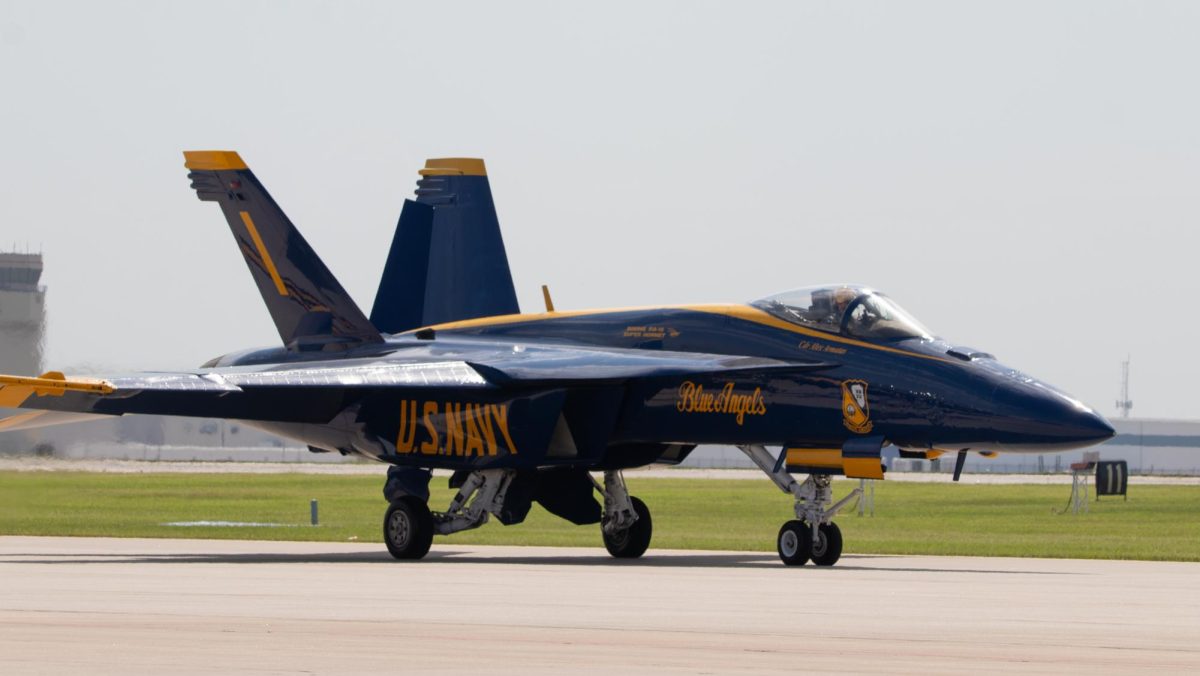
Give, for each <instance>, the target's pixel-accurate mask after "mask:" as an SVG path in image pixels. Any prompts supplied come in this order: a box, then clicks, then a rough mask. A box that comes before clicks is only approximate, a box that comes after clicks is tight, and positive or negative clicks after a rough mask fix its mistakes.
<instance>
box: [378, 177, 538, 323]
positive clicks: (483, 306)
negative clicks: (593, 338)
mask: <svg viewBox="0 0 1200 676" xmlns="http://www.w3.org/2000/svg"><path fill="white" fill-rule="evenodd" d="M418 173H420V175H421V178H420V179H419V180H418V181H417V191H416V194H417V199H416V200H415V201H414V200H405V202H404V209H403V210H402V211H401V213H400V221H399V223H397V225H396V234H395V237H394V238H393V240H392V248H391V251H390V252H389V254H388V260H387V265H386V266H385V267H384V271H383V277H382V278H381V279H380V282H379V291H378V292H377V293H376V295H375V304H374V307H373V309H372V310H371V321H372V323H373V324H374V325H375V326H377V327H379V330H381V331H384V332H387V333H398V332H401V331H407V330H409V329H414V328H417V327H420V326H428V325H430V324H440V323H443V322H451V321H458V320H462V319H475V318H477V317H491V316H495V315H505V314H516V313H518V312H520V307H519V306H518V305H517V294H516V290H515V288H514V287H513V281H512V273H511V272H510V270H509V267H508V256H507V254H506V253H505V250H504V239H503V237H501V234H500V222H499V220H498V219H497V218H496V207H495V204H494V202H493V201H492V190H491V186H490V184H489V182H488V177H487V170H486V168H485V167H484V164H483V160H479V159H468V158H445V159H431V160H427V161H426V163H425V168H424V169H421V170H420V171H419V172H418Z"/></svg>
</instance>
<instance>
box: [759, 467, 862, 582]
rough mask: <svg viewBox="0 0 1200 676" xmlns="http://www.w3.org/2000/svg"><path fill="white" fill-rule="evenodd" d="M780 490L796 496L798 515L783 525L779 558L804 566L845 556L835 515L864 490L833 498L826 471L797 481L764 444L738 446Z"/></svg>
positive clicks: (786, 562)
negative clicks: (802, 480)
mask: <svg viewBox="0 0 1200 676" xmlns="http://www.w3.org/2000/svg"><path fill="white" fill-rule="evenodd" d="M738 448H739V449H740V450H741V451H742V452H743V453H745V454H746V455H747V456H748V457H749V458H750V459H751V460H752V461H754V464H755V465H758V468H759V469H761V470H762V471H763V472H765V473H766V475H767V477H768V478H770V479H771V481H774V482H775V485H776V486H779V488H780V490H782V491H783V492H784V493H787V494H789V495H791V496H793V497H794V498H795V499H796V505H795V511H796V518H795V519H794V520H792V521H788V522H787V523H785V524H783V528H780V529H779V537H778V538H777V539H776V546H777V548H778V550H779V558H780V559H781V560H782V561H783V563H784V564H785V565H788V566H803V565H804V564H806V563H808V562H809V561H810V560H811V561H812V562H813V563H814V564H816V565H818V566H832V565H833V564H835V563H837V560H838V559H839V558H841V556H842V531H841V529H840V528H838V527H837V524H835V523H833V517H834V516H835V515H836V514H837V513H838V512H840V511H841V510H842V508H844V507H845V506H846V505H847V504H849V503H850V501H851V500H853V499H855V498H857V497H858V496H859V493H861V492H862V489H861V488H855V489H854V490H852V491H850V493H849V494H848V495H847V496H846V497H844V498H842V499H841V500H838V501H837V502H836V503H834V502H833V486H832V484H833V481H832V479H831V478H830V477H829V476H828V475H825V474H810V475H809V476H808V478H807V479H805V480H804V482H803V483H801V482H799V481H796V479H795V477H793V476H792V475H791V473H789V472H788V471H787V469H786V468H785V467H784V463H783V462H782V458H780V459H779V460H776V459H775V458H773V457H772V456H771V453H770V452H769V451H767V449H766V447H764V446H760V445H752V446H738Z"/></svg>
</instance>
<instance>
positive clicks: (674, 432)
mask: <svg viewBox="0 0 1200 676" xmlns="http://www.w3.org/2000/svg"><path fill="white" fill-rule="evenodd" d="M539 348H546V349H549V348H553V349H554V350H555V351H559V352H560V351H562V350H563V349H566V350H568V351H569V350H570V349H571V348H580V349H589V350H596V349H597V348H601V349H612V350H614V351H620V352H621V353H622V354H627V351H631V350H632V351H637V352H639V353H641V354H646V355H656V354H663V355H666V354H678V353H703V354H712V355H740V356H747V357H755V358H762V359H769V360H777V361H781V362H796V363H797V364H805V365H809V367H810V368H808V369H806V370H800V371H798V372H794V373H793V372H788V371H787V370H786V369H782V370H773V371H754V370H750V371H748V372H747V373H746V374H745V375H739V374H736V373H735V374H728V373H720V374H712V375H702V376H688V377H669V376H666V377H662V378H652V379H639V380H636V381H630V382H627V383H620V382H601V381H589V382H587V383H580V384H579V385H578V386H577V387H571V386H570V385H569V384H565V385H564V384H562V383H559V384H557V385H556V386H555V387H546V388H543V389H542V390H538V389H537V388H531V387H530V386H529V385H522V386H521V387H519V388H517V389H507V388H505V387H503V386H501V387H498V388H497V389H496V391H494V392H491V393H490V394H487V395H485V396H484V397H483V398H482V399H481V398H480V396H479V395H477V394H475V395H472V397H470V398H468V397H464V396H463V395H461V394H458V393H455V392H449V391H448V392H444V393H441V394H438V395H431V396H426V397H423V399H422V400H420V401H416V400H414V401H409V400H403V401H399V402H396V401H392V400H390V399H387V398H386V396H385V395H379V396H378V397H377V401H375V402H369V401H368V402H366V405H365V406H364V409H363V410H366V411H369V415H370V416H372V417H373V419H372V420H370V421H368V422H369V424H370V426H371V427H372V429H375V430H377V431H378V436H379V438H381V439H382V440H383V444H382V449H383V450H381V451H379V452H373V453H370V454H371V455H374V456H375V457H378V458H380V459H383V460H386V461H389V462H399V463H402V464H410V463H411V464H423V465H427V466H447V467H459V466H472V465H478V464H479V460H480V459H475V460H472V459H471V458H470V456H468V457H466V458H464V457H462V453H461V452H460V453H458V454H457V455H456V454H455V452H454V451H455V449H454V448H453V447H452V446H446V444H445V443H444V439H445V437H447V436H448V435H447V433H446V431H445V430H446V429H447V428H446V427H445V425H444V424H443V423H442V422H429V421H428V420H426V419H425V418H426V416H425V413H426V411H425V408H426V407H428V408H429V410H432V411H434V415H435V417H439V418H440V416H441V415H442V410H443V407H451V406H452V405H457V404H455V403H454V402H457V401H459V400H462V401H463V404H462V405H463V406H464V407H465V408H464V410H466V411H468V412H472V411H473V412H474V413H471V414H472V415H475V416H476V419H475V421H474V422H473V423H472V425H473V426H474V427H477V428H478V429H480V430H482V431H481V432H479V433H478V434H479V438H480V439H481V441H480V442H479V443H480V445H481V447H484V448H485V449H486V447H487V443H488V441H487V440H488V439H491V440H492V441H491V443H492V444H497V445H500V446H503V441H499V442H497V441H495V440H496V439H502V433H503V434H509V433H510V430H509V429H508V428H507V427H505V428H503V429H502V428H501V426H500V422H501V421H500V420H499V419H498V418H497V417H496V415H494V414H493V412H492V411H496V412H499V411H500V409H498V408H495V409H489V408H488V404H487V402H502V401H503V402H507V401H513V400H517V399H522V400H527V401H529V402H532V403H531V404H530V405H529V406H527V407H525V408H521V407H516V408H514V409H513V413H512V414H511V416H512V418H513V419H511V420H510V419H507V418H506V419H505V420H504V421H503V422H504V424H505V425H506V426H514V427H515V426H517V425H519V424H520V423H521V421H520V420H518V419H517V416H519V415H521V412H522V411H526V410H528V411H533V410H535V409H537V408H538V406H541V405H542V404H539V403H537V402H539V401H551V404H552V405H553V406H556V407H557V408H556V409H555V412H554V413H553V416H554V417H557V416H558V412H557V411H559V410H561V411H562V412H563V415H564V416H566V418H565V419H566V421H567V422H568V423H569V424H570V427H571V433H572V434H573V435H574V437H575V440H576V442H577V445H579V446H580V448H583V447H584V446H587V445H589V444H587V443H585V442H584V441H582V438H583V437H588V438H590V439H592V440H593V441H594V444H591V445H593V446H596V447H598V448H614V449H621V448H626V449H627V448H644V447H648V446H654V445H664V444H683V445H691V444H750V443H754V444H765V445H775V446H779V445H783V446H787V447H796V448H841V447H842V446H843V445H844V444H845V443H846V442H847V441H848V440H853V439H856V438H863V437H866V436H871V437H880V436H882V437H883V438H884V439H886V441H887V442H890V443H892V444H895V445H897V446H899V447H901V448H907V449H933V450H942V451H957V450H961V449H971V450H975V451H1005V452H1040V451H1058V450H1066V449H1071V448H1078V447H1082V446H1087V445H1091V444H1094V443H1097V442H1098V441H1101V440H1103V439H1106V438H1108V437H1110V436H1111V435H1112V434H1113V430H1112V427H1111V426H1109V424H1108V423H1107V422H1106V421H1105V420H1104V419H1103V417H1101V416H1100V415H1098V414H1097V413H1096V412H1094V411H1093V410H1091V409H1090V408H1088V407H1086V406H1084V405H1083V404H1082V403H1080V402H1079V401H1077V400H1075V399H1073V398H1072V397H1070V396H1069V395H1067V394H1064V393H1063V392H1061V391H1059V390H1057V389H1055V388H1053V387H1051V386H1049V385H1047V384H1045V383H1043V382H1041V381H1038V380H1036V379H1034V378H1030V377H1028V376H1026V375H1024V374H1022V373H1020V372H1019V371H1016V370H1013V369H1010V368H1008V367H1005V366H1004V365H1002V364H1000V363H999V362H997V361H995V360H994V359H992V358H991V357H990V356H988V355H981V354H979V353H972V352H969V351H966V350H961V349H956V348H952V346H951V345H950V344H948V343H946V342H944V341H942V340H925V339H916V338H910V339H903V340H897V341H864V340H857V339H851V338H847V337H844V336H842V335H838V334H835V333H826V332H823V331H817V330H813V329H810V328H807V327H801V326H795V325H792V324H790V323H788V322H786V321H782V320H780V319H778V318H776V317H774V316H772V315H769V314H768V313H766V312H763V311H761V310H759V309H756V308H754V307H750V306H743V305H720V306H717V305H713V306H688V307H670V308H648V309H629V310H605V311H596V312H561V313H546V314H539V315H512V316H505V317H493V318H487V319H480V320H468V321H463V322H455V323H451V324H444V325H440V326H435V327H432V331H430V330H428V329H426V330H422V331H414V332H408V333H404V334H398V335H395V336H391V337H389V338H388V340H387V342H386V343H385V344H383V345H379V346H375V347H372V348H371V349H370V352H371V353H372V355H373V356H380V357H383V358H391V357H389V356H384V355H391V356H394V358H412V356H413V355H418V354H419V355H421V356H422V357H428V358H443V359H444V358H457V359H462V360H464V361H467V362H471V361H472V358H473V356H474V355H489V354H494V353H497V352H504V351H523V350H532V351H536V350H538V349H539ZM281 354H282V353H281V351H278V350H266V351H257V352H252V353H245V354H242V355H236V356H235V355H231V356H230V357H228V358H226V359H225V360H223V362H224V364H228V365H234V364H253V363H266V362H275V361H281V359H280V357H281ZM292 355H294V353H292ZM313 356H314V358H324V359H328V358H329V356H328V354H324V355H320V356H318V355H313ZM296 358H297V357H296V356H291V357H290V359H296ZM300 358H302V359H303V358H304V357H300ZM589 358H591V359H594V360H595V361H596V369H597V372H598V373H601V374H602V373H603V368H604V354H603V351H602V350H601V352H600V354H599V355H598V356H597V354H595V353H592V354H590V355H589ZM814 364H815V365H816V366H815V367H813V365H814ZM614 391H619V392H620V394H619V396H615V395H614V396H606V395H605V393H606V392H607V393H608V394H609V395H611V394H612V392H614ZM556 392H566V393H567V394H565V395H563V396H564V397H565V399H566V402H567V403H566V404H565V405H564V404H563V399H562V398H561V397H560V398H559V399H554V398H553V396H555V393H556ZM364 396H365V397H366V398H367V399H370V397H371V395H369V394H368V395H364ZM379 397H383V399H379ZM539 398H540V399H539ZM475 401H478V402H484V403H483V404H481V405H480V406H476V407H474V408H473V407H472V404H471V403H470V402H475ZM572 402H574V403H572ZM397 410H400V411H401V413H399V414H398V413H396V411H397ZM505 413H506V416H507V415H509V414H508V413H507V409H506V411H505ZM463 415H465V414H463ZM458 417H460V416H459V415H458V414H457V413H455V415H454V416H453V417H452V422H454V423H455V424H459V421H458ZM397 418H399V419H398V420H397ZM541 425H542V426H543V427H545V426H547V425H549V427H551V428H552V427H553V426H554V420H553V419H550V421H549V422H548V423H545V422H543V423H541ZM589 425H591V426H592V427H594V429H586V430H585V429H583V428H586V427H588V426H589ZM485 426H486V427H485ZM276 429H279V428H278V427H276ZM439 430H441V433H439ZM280 431H285V430H280ZM485 432H486V438H484V433H485ZM292 433H293V435H295V431H294V430H293V431H292ZM512 434H513V435H514V436H515V434H516V433H515V432H513V433H512ZM549 434H550V433H549V432H547V435H549ZM406 435H407V437H406ZM547 438H549V437H547ZM393 440H398V441H400V442H401V443H400V446H401V448H400V449H399V450H397V449H396V448H395V447H394V441H393ZM433 441H436V442H437V444H441V445H440V446H438V445H437V444H434V445H430V444H431V443H432V442H433ZM422 443H424V444H425V446H426V448H429V449H432V450H431V451H430V453H428V454H422V453H421V452H420V449H421V444H422ZM545 443H550V442H544V441H542V440H537V441H535V442H534V443H533V445H534V446H535V447H537V446H542V445H544V444H545ZM462 444H463V442H459V445H460V446H462ZM526 445H528V444H526ZM358 450H360V452H361V449H358ZM459 450H461V449H459ZM573 451H574V449H573ZM574 452H575V454H574V455H570V454H568V455H566V456H563V455H562V454H556V453H555V452H554V451H553V449H552V448H551V449H549V450H545V449H540V448H539V449H537V450H535V452H533V453H526V454H525V455H524V456H522V458H521V461H522V464H525V463H534V464H563V463H565V464H570V463H571V462H576V463H583V464H586V462H585V461H591V460H595V461H599V460H600V458H601V457H602V456H603V452H602V451H594V452H586V451H585V452H583V453H582V454H580V453H579V452H577V451H574ZM500 455H503V454H500ZM559 456H562V457H561V461H556V460H555V458H556V457H559ZM647 457H649V458H651V459H652V457H653V454H651V455H649V456H647ZM497 461H499V458H492V459H491V462H492V463H495V462H497ZM647 461H649V460H647Z"/></svg>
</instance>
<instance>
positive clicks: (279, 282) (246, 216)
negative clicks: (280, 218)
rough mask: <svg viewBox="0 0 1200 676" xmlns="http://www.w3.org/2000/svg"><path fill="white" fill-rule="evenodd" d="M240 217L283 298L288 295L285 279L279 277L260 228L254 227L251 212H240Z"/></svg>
mask: <svg viewBox="0 0 1200 676" xmlns="http://www.w3.org/2000/svg"><path fill="white" fill-rule="evenodd" d="M238 215H240V216H241V217H242V223H245V224H246V230H247V231H249V233H250V239H252V240H254V247H255V248H256V249H258V255H259V256H262V259H263V265H265V266H266V267H267V274H268V275H270V276H271V281H272V282H275V290H276V291H278V292H279V295H281V296H286V295H288V290H287V287H286V286H284V284H283V278H282V277H280V276H279V269H278V268H276V267H275V261H273V260H271V254H270V253H268V252H267V247H266V245H265V244H263V241H262V237H260V236H259V234H258V228H256V227H254V219H252V218H250V212H248V211H239V212H238Z"/></svg>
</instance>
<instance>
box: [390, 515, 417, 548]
mask: <svg viewBox="0 0 1200 676" xmlns="http://www.w3.org/2000/svg"><path fill="white" fill-rule="evenodd" d="M411 534H412V524H410V523H409V521H408V514H405V513H404V512H403V511H401V510H396V511H395V512H393V513H392V518H391V520H390V521H388V538H389V539H391V541H392V544H393V545H395V546H396V547H397V548H398V549H404V548H405V547H407V546H408V539H409V537H411Z"/></svg>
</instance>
